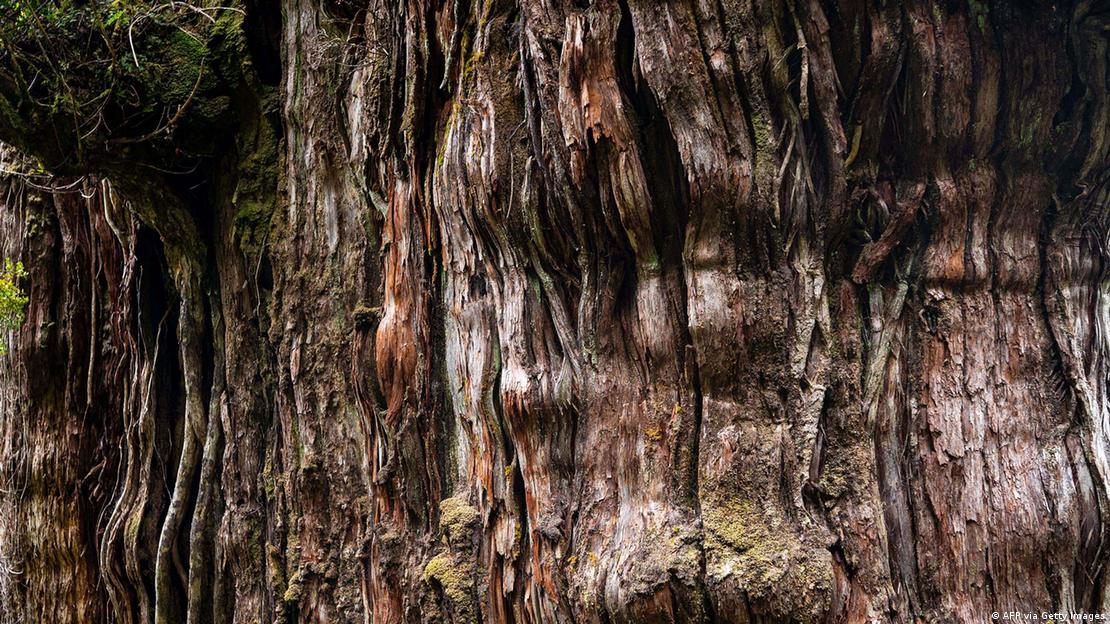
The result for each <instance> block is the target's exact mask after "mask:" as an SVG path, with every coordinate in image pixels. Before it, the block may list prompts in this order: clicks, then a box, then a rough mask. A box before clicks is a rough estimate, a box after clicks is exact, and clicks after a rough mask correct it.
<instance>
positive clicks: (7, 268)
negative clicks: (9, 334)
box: [0, 258, 29, 355]
mask: <svg viewBox="0 0 1110 624" xmlns="http://www.w3.org/2000/svg"><path fill="white" fill-rule="evenodd" d="M26 277H27V272H26V271H25V270H24V269H23V263H22V262H19V261H16V262H12V260H11V259H10V258H5V259H4V267H3V269H0V328H3V329H4V330H5V331H12V330H15V329H18V328H19V326H20V325H21V324H22V323H23V314H24V310H25V309H26V307H27V302H28V301H29V299H28V297H27V295H26V293H24V292H23V289H22V288H20V286H19V282H20V280H22V279H24V278H26ZM7 351H8V346H7V344H5V343H3V342H0V355H3V354H5V353H7Z"/></svg>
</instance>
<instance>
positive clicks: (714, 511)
mask: <svg viewBox="0 0 1110 624" xmlns="http://www.w3.org/2000/svg"><path fill="white" fill-rule="evenodd" d="M713 498H714V497H710V500H708V501H707V502H706V503H705V505H704V507H703V509H702V520H703V523H704V527H705V560H706V573H707V575H708V577H709V580H710V582H711V583H715V584H731V583H735V584H736V585H737V586H739V588H741V589H743V590H744V592H745V593H746V594H747V595H748V596H750V597H751V598H752V599H754V600H756V601H760V600H765V601H767V602H768V606H769V607H770V608H771V610H772V611H774V612H776V613H777V614H778V615H780V616H783V617H795V616H797V617H799V618H802V619H804V616H805V615H806V614H807V613H818V612H820V611H821V609H822V608H823V604H824V601H826V600H827V594H828V590H829V588H830V587H831V586H832V562H831V559H830V555H829V553H828V551H827V550H825V549H824V548H822V547H821V546H820V545H819V544H815V543H813V544H811V543H808V542H806V541H804V540H803V537H804V536H803V535H801V534H800V533H799V532H797V529H796V528H795V527H793V526H792V525H790V524H789V523H788V522H787V521H786V520H785V519H783V518H782V517H781V515H779V514H777V513H775V512H773V511H772V510H769V509H763V508H761V507H760V505H759V504H758V503H757V502H756V501H755V500H754V499H753V500H746V499H740V498H727V497H722V498H720V499H718V500H713ZM784 596H789V597H790V599H789V600H790V602H789V603H787V602H786V601H785V600H784V599H783V597H784Z"/></svg>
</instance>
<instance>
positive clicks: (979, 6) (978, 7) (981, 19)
mask: <svg viewBox="0 0 1110 624" xmlns="http://www.w3.org/2000/svg"><path fill="white" fill-rule="evenodd" d="M967 6H968V9H969V10H970V12H971V19H973V20H975V25H976V26H978V27H979V32H981V33H983V34H984V35H985V34H986V33H987V11H988V9H987V3H986V2H983V1H982V0H968V2H967Z"/></svg>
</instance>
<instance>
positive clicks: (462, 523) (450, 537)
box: [439, 496, 478, 543]
mask: <svg viewBox="0 0 1110 624" xmlns="http://www.w3.org/2000/svg"><path fill="white" fill-rule="evenodd" d="M477 523H478V510H477V509H475V508H473V507H471V506H470V505H468V504H467V503H466V500H465V499H463V498H462V497H459V496H454V497H451V498H446V499H444V500H443V501H441V502H440V503H439V528H440V530H441V531H443V535H444V537H446V538H447V541H448V542H451V543H456V542H462V543H466V542H469V541H470V536H471V534H472V533H473V531H474V527H475V525H477Z"/></svg>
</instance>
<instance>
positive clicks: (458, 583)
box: [423, 553, 478, 622]
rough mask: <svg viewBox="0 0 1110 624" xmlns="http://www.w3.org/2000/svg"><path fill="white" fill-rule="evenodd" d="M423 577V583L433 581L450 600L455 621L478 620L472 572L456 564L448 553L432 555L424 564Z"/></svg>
mask: <svg viewBox="0 0 1110 624" xmlns="http://www.w3.org/2000/svg"><path fill="white" fill-rule="evenodd" d="M423 578H424V582H425V583H433V582H434V583H436V584H438V585H439V587H440V589H441V590H442V591H443V595H444V596H446V597H447V600H449V601H450V606H451V609H452V610H453V611H454V613H455V616H456V617H455V620H456V621H462V622H477V621H478V618H477V612H478V610H477V601H476V600H475V593H476V589H475V584H474V574H473V573H472V572H471V571H470V570H468V569H466V568H465V567H463V566H460V565H458V564H457V563H456V562H455V560H454V559H453V558H452V557H451V555H450V554H447V553H443V554H440V555H437V556H435V557H433V558H432V560H431V561H429V562H428V564H427V565H426V566H424V576H423Z"/></svg>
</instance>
